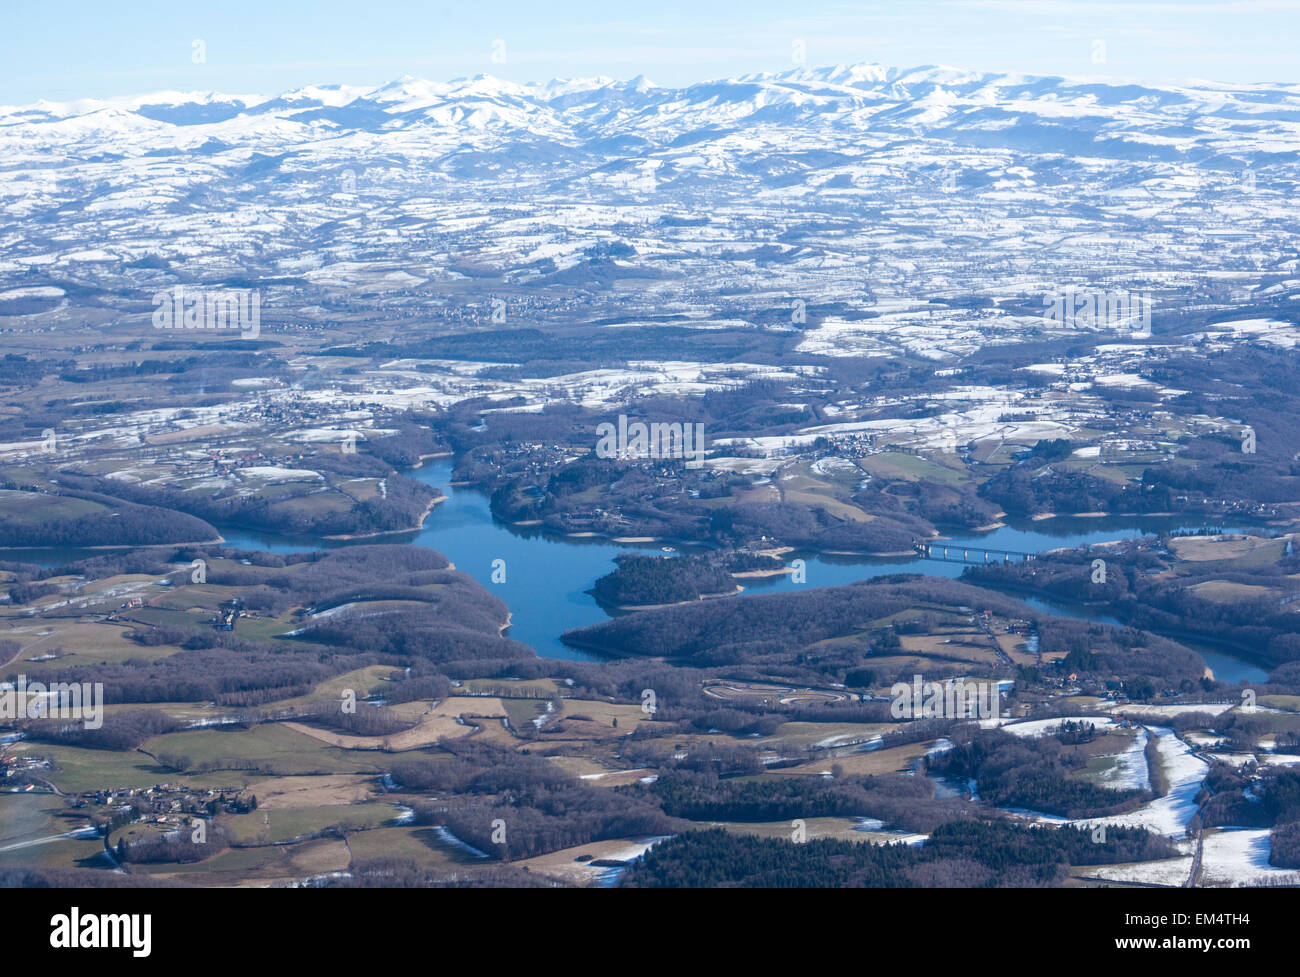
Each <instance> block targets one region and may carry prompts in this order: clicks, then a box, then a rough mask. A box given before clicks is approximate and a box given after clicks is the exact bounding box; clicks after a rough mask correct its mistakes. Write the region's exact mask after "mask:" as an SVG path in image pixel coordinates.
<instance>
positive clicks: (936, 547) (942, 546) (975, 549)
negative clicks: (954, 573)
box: [912, 542, 1037, 566]
mask: <svg viewBox="0 0 1300 977" xmlns="http://www.w3.org/2000/svg"><path fill="white" fill-rule="evenodd" d="M912 548H913V549H914V550H916V554H917V556H919V557H921V558H922V559H924V560H943V561H945V562H947V563H969V564H971V565H972V566H982V565H983V564H985V563H1025V562H1027V561H1029V560H1032V559H1033V558H1034V557H1035V556H1036V555H1037V554H1036V553H1022V552H1020V551H1019V550H999V549H994V548H992V547H988V546H971V545H969V544H965V543H962V544H947V543H929V542H921V543H915V544H914V545H913V546H912Z"/></svg>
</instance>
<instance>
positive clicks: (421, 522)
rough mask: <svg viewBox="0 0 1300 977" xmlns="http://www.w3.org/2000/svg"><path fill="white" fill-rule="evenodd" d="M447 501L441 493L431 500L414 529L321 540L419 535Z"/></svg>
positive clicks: (350, 534) (344, 535)
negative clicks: (401, 534) (434, 512)
mask: <svg viewBox="0 0 1300 977" xmlns="http://www.w3.org/2000/svg"><path fill="white" fill-rule="evenodd" d="M446 501H447V496H445V495H443V494H442V493H441V492H440V493H438V495H437V497H436V498H434V499H433V500H431V501H430V502H429V504H428V505H427V506H425V507H424V511H423V512H422V513H420V520H419V522H417V523H416V524H415V528H414V529H382V530H380V531H379V532H376V533H340V534H338V535H335V536H322V537H321V539H335V540H348V539H374V538H375V537H377V536H395V535H397V534H399V533H418V532H419V531H420V530H422V529H423V528H424V521H425V520H426V519H428V518H429V513H431V512H432V511H433V510H434V509H435V508H436V507H437V506H438V504H439V503H440V502H446Z"/></svg>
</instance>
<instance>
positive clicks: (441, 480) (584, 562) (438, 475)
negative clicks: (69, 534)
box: [0, 458, 1266, 682]
mask: <svg viewBox="0 0 1300 977" xmlns="http://www.w3.org/2000/svg"><path fill="white" fill-rule="evenodd" d="M407 474H409V475H410V477H412V478H415V479H417V480H419V481H421V482H424V483H425V484H427V485H430V486H432V487H434V488H436V489H438V490H439V491H441V492H443V493H444V494H445V495H446V496H447V498H446V500H445V501H443V502H441V503H439V504H438V505H437V506H436V507H435V508H434V510H433V511H432V512H431V513H429V515H428V517H427V518H426V520H425V523H424V528H423V529H422V530H420V531H419V532H411V533H396V534H391V535H387V536H383V537H378V538H376V539H368V540H353V541H346V542H345V541H340V540H327V539H323V538H320V537H310V536H278V535H274V534H267V533H257V532H249V531H247V530H242V529H236V528H233V527H226V526H220V527H218V528H219V529H220V530H221V534H222V536H224V537H225V539H226V541H227V544H228V545H230V546H234V547H240V548H244V549H261V550H269V551H271V552H276V553H292V552H299V551H302V550H310V549H318V548H325V547H335V546H348V545H356V544H358V543H373V542H379V541H383V542H386V543H413V544H415V545H418V546H427V547H429V548H430V549H434V550H437V551H438V552H440V553H442V554H444V555H445V556H446V557H447V558H448V559H449V560H451V561H452V563H453V564H455V566H456V569H458V570H461V571H464V572H465V573H468V574H469V575H470V576H472V577H473V578H474V579H475V580H477V581H478V582H479V583H480V584H482V585H483V586H484V587H485V588H487V589H488V590H490V591H491V592H492V593H494V594H496V595H497V596H498V597H500V598H501V599H502V600H503V601H505V603H506V604H507V606H509V608H510V611H511V624H510V629H509V631H508V632H506V633H507V634H508V635H509V636H510V637H512V638H514V639H516V640H518V641H522V642H524V643H526V644H529V645H531V646H532V647H533V648H535V649H536V650H537V653H538V654H539V655H542V656H543V657H548V658H567V659H572V660H580V661H590V660H595V658H594V656H592V655H590V654H588V653H586V652H582V651H578V650H577V649H574V648H569V647H567V646H566V645H564V644H563V643H561V641H560V635H561V634H562V633H563V632H564V631H566V630H568V629H570V628H576V627H582V626H584V625H587V624H596V623H599V622H601V621H606V620H608V619H609V617H610V613H609V612H607V611H606V610H605V609H604V608H602V607H601V606H600V605H599V604H597V603H596V600H595V598H593V597H592V596H591V595H590V594H589V593H587V591H588V590H589V589H590V588H591V586H592V585H593V584H594V583H595V582H596V580H597V579H598V578H600V577H602V576H604V575H605V574H607V573H609V572H610V571H611V570H612V569H613V568H614V558H615V557H616V556H618V555H619V554H620V553H629V552H644V553H654V554H659V555H662V554H663V552H664V551H663V549H662V547H663V546H664V545H670V546H674V547H677V544H675V543H659V542H656V543H653V544H619V543H611V542H609V541H607V540H601V539H594V538H573V537H569V536H563V535H557V534H554V533H548V532H544V531H542V530H541V529H539V528H536V527H527V526H512V525H509V524H507V523H503V522H501V521H499V520H497V519H496V518H494V517H493V515H492V513H491V511H490V509H489V506H488V498H487V496H486V495H485V494H484V493H483V492H481V491H479V490H477V489H474V488H469V487H463V486H454V485H451V484H450V483H451V475H452V461H451V459H450V458H438V459H433V460H431V461H430V462H429V463H427V464H425V465H424V466H423V467H421V468H419V469H416V470H414V471H412V472H408V473H407ZM1185 525H1186V520H1185V519H1178V518H1169V517H1152V518H1142V517H1136V518H1103V519H1082V518H1062V519H1052V520H1043V521H1041V522H1027V523H1020V524H1013V525H1008V526H1005V527H1002V528H1000V529H996V530H993V531H992V532H989V533H985V534H983V535H979V536H974V535H964V536H952V537H950V538H948V539H947V540H946V542H947V543H948V545H949V546H950V547H961V546H963V545H965V546H969V547H970V548H971V549H976V548H979V547H992V548H996V549H1005V550H1012V551H1017V552H1025V553H1036V552H1040V551H1042V550H1048V549H1056V548H1058V547H1063V546H1081V545H1084V544H1088V543H1101V542H1106V541H1109V540H1116V539H1128V538H1133V537H1139V536H1142V535H1145V534H1147V533H1154V532H1160V531H1164V530H1171V529H1177V528H1182V527H1183V526H1185ZM677 548H678V549H684V548H685V547H677ZM93 552H95V551H87V550H75V549H67V548H60V549H44V550H9V551H7V552H5V553H3V554H2V555H0V557H2V558H3V559H8V560H18V561H24V560H26V561H30V562H36V563H40V564H42V565H45V566H52V565H57V564H58V563H63V562H68V561H70V560H74V559H81V558H84V557H85V556H87V555H91V554H92V553H93ZM785 559H786V562H787V563H788V562H790V561H791V560H794V559H802V560H804V562H805V567H806V579H805V581H804V582H803V583H795V582H794V581H793V580H792V579H791V575H789V574H782V575H780V576H773V577H760V578H747V579H744V580H743V581H741V582H742V583H743V585H744V587H745V592H746V593H750V594H769V593H778V592H781V591H792V590H805V589H807V588H809V587H828V586H834V585H836V584H846V583H853V582H854V581H856V580H863V579H866V578H868V577H877V576H881V575H883V574H889V573H902V572H911V573H927V574H932V575H935V576H944V577H953V578H955V577H958V576H960V575H961V572H962V570H963V565H962V564H960V563H949V562H945V561H942V560H927V559H922V558H920V557H917V556H907V557H894V558H882V557H869V556H836V555H830V554H825V553H808V552H793V553H789V554H787V556H786V557H785ZM497 560H501V561H504V563H503V569H504V576H505V579H504V581H502V582H499V583H497V582H494V581H493V579H492V578H493V566H494V561H497ZM498 566H502V565H501V564H498ZM498 576H500V574H498ZM1030 603H1032V604H1035V605H1036V606H1039V607H1041V608H1042V609H1044V610H1048V611H1050V612H1051V613H1054V614H1061V615H1064V616H1068V617H1083V618H1089V619H1093V620H1104V621H1108V623H1117V622H1114V621H1113V620H1110V619H1108V618H1106V616H1105V614H1104V612H1095V613H1094V612H1093V611H1092V610H1091V609H1075V608H1070V607H1067V606H1064V605H1059V604H1057V603H1056V602H1049V601H1042V600H1037V599H1031V600H1030ZM1197 651H1198V652H1200V653H1201V654H1202V656H1203V657H1204V658H1205V659H1206V662H1207V664H1209V665H1210V667H1211V668H1212V669H1213V670H1214V673H1215V675H1216V676H1217V677H1218V678H1220V679H1223V680H1225V681H1228V682H1238V681H1242V680H1246V681H1263V679H1264V677H1265V675H1266V673H1265V672H1264V671H1263V670H1262V669H1259V668H1257V667H1255V666H1253V665H1250V664H1248V663H1246V662H1244V661H1241V660H1240V659H1237V658H1234V657H1233V656H1231V655H1230V654H1227V653H1225V652H1222V651H1215V650H1213V649H1206V648H1204V647H1197Z"/></svg>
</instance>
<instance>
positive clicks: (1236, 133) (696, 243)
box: [0, 64, 1300, 321]
mask: <svg viewBox="0 0 1300 977" xmlns="http://www.w3.org/2000/svg"><path fill="white" fill-rule="evenodd" d="M1298 183H1300V85H1252V86H1242V85H1218V84H1212V83H1199V84H1196V85H1182V86H1170V87H1152V86H1142V85H1136V84H1124V85H1116V84H1107V83H1104V82H1102V81H1097V80H1088V79H1064V78H1055V77H1031V76H1023V75H1005V74H987V73H977V72H968V71H960V70H956V69H951V68H937V67H924V68H915V69H897V68H886V67H882V66H880V65H873V64H868V65H855V66H841V67H833V68H800V69H797V70H792V71H788V72H784V73H780V74H762V75H754V76H747V77H741V78H735V79H729V80H725V81H715V82H707V83H702V84H698V85H693V86H690V87H687V88H663V87H659V86H656V85H654V84H652V83H651V82H649V81H647V80H646V79H644V78H635V79H632V80H630V81H614V80H611V79H608V78H595V79H585V80H571V81H550V82H546V83H541V84H516V83H513V82H507V81H502V80H499V79H494V78H490V77H477V78H473V79H468V80H458V81H452V82H446V83H440V82H431V81H425V80H420V79H415V78H409V77H407V78H402V79H399V80H397V81H394V82H392V83H390V84H387V85H383V86H381V87H378V88H374V89H365V88H352V87H346V86H330V85H321V86H311V87H307V88H302V89H298V90H295V91H290V92H285V93H282V94H280V95H275V96H247V95H245V96H233V95H221V94H216V93H177V92H165V93H155V94H150V95H142V96H135V97H129V98H112V99H85V100H80V101H75V102H68V103H53V102H38V103H36V104H34V105H29V106H22V107H0V242H2V245H0V314H2V313H4V312H5V311H8V312H10V313H13V312H15V311H17V312H24V313H30V312H33V311H35V312H37V313H57V312H58V311H59V309H61V308H67V307H68V303H69V301H70V298H71V299H76V301H73V302H72V303H71V304H72V306H74V307H77V308H82V309H84V308H92V309H98V310H101V311H100V312H96V313H95V314H94V316H93V318H94V319H95V320H96V321H111V320H113V319H114V318H116V317H120V316H135V315H138V314H139V313H140V309H141V307H140V305H139V302H140V301H141V300H142V297H144V296H147V295H148V294H152V293H153V292H154V291H156V290H157V289H158V288H160V287H166V286H168V285H170V284H174V283H177V282H194V283H207V284H212V283H221V282H232V281H234V282H241V283H246V282H249V281H257V282H264V283H266V287H267V288H268V289H269V290H271V291H272V294H271V295H270V296H269V298H271V299H276V298H278V300H279V304H278V308H279V310H280V313H281V317H282V319H283V320H285V321H288V320H290V319H292V320H295V321H301V320H302V319H304V318H306V319H310V318H311V317H312V316H314V315H318V314H320V310H322V309H324V308H327V307H329V306H330V303H336V304H337V303H341V302H351V303H361V304H363V305H364V304H365V303H366V302H367V299H368V297H375V296H382V298H383V303H382V305H383V309H384V312H383V314H384V315H385V316H390V315H392V314H395V313H394V310H402V311H401V314H403V315H410V314H416V313H419V312H421V311H425V312H429V311H431V310H441V313H440V314H443V315H444V317H447V316H451V317H452V318H455V317H456V316H455V314H453V313H452V312H450V311H448V310H449V309H451V308H452V307H455V308H463V307H464V306H465V305H466V304H469V305H474V306H476V307H477V306H480V305H482V306H483V307H486V306H485V305H484V303H485V302H486V295H487V293H488V292H492V293H494V294H507V293H509V294H513V293H514V291H516V290H520V289H523V290H529V289H536V288H538V287H539V286H553V288H550V289H542V290H541V291H539V292H537V293H536V297H535V298H534V299H533V300H532V302H531V307H532V308H533V310H534V312H535V314H536V315H538V316H541V317H544V316H546V315H560V314H565V315H567V314H570V313H575V314H588V315H591V316H598V315H604V316H609V315H614V314H617V315H627V314H629V313H634V314H636V315H650V314H653V313H656V312H657V313H664V312H671V313H682V312H683V311H686V312H691V311H692V310H693V311H695V312H698V311H699V310H700V309H701V308H705V309H706V310H707V311H711V312H718V311H719V310H721V309H724V308H726V309H730V310H731V312H732V313H735V314H739V315H741V317H742V318H743V317H744V312H743V309H742V310H741V311H740V312H737V311H736V310H737V307H738V305H744V303H737V302H736V301H734V300H728V301H726V302H720V301H717V300H716V296H717V295H721V294H726V295H731V296H735V295H737V294H742V295H747V296H749V297H751V298H752V299H753V300H754V304H758V305H761V304H762V303H763V302H765V301H768V300H769V299H771V300H773V301H782V302H788V300H789V296H807V297H808V298H809V301H814V302H818V303H822V304H835V303H839V304H842V305H844V306H845V307H853V306H855V305H857V304H866V305H871V304H874V303H878V302H881V301H884V300H892V301H894V302H896V303H897V302H901V303H904V304H909V303H917V302H921V303H924V302H927V301H932V300H933V299H935V298H936V297H944V296H950V295H952V294H956V293H961V294H971V293H982V294H992V295H993V296H995V297H999V296H1005V295H1008V294H1020V295H1032V294H1034V293H1035V292H1036V291H1037V292H1042V291H1044V290H1050V289H1059V288H1061V287H1064V286H1065V285H1067V284H1076V283H1077V284H1088V283H1093V284H1108V285H1113V284H1115V283H1121V284H1123V285H1124V286H1126V287H1128V288H1156V289H1161V290H1173V291H1176V292H1178V293H1180V294H1182V295H1183V297H1184V300H1186V301H1213V300H1216V297H1218V296H1219V293H1220V291H1222V290H1223V289H1237V290H1240V291H1243V292H1245V293H1248V294H1250V295H1251V296H1253V297H1255V298H1258V297H1259V295H1260V294H1263V293H1266V292H1267V291H1268V290H1269V289H1273V290H1274V291H1280V292H1281V293H1286V294H1291V293H1293V292H1294V288H1293V287H1292V285H1290V284H1288V283H1289V282H1291V281H1293V279H1294V278H1295V275H1296V241H1295V229H1296V227H1297V225H1298V223H1300V222H1298V220H1297V218H1300V213H1297V210H1298V207H1300V205H1298V204H1297V194H1296V188H1297V184H1298ZM471 284H474V285H476V288H471V287H470V285H471ZM275 289H280V290H281V291H280V292H279V293H275V292H274V290H275ZM16 290H22V291H16ZM476 291H477V292H481V293H483V294H481V295H479V294H476ZM561 293H563V297H559V296H560V294H561ZM708 296H714V298H708ZM521 301H522V300H521ZM6 303H8V305H6ZM14 303H17V304H16V305H15V304H14ZM629 303H630V305H629ZM269 304H270V305H271V306H272V307H273V308H274V307H275V306H276V302H275V301H271V302H270V303H269ZM524 304H525V305H527V304H528V303H524Z"/></svg>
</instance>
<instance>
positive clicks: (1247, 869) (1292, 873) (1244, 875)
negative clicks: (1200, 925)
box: [1197, 828, 1300, 886]
mask: <svg viewBox="0 0 1300 977" xmlns="http://www.w3.org/2000/svg"><path fill="white" fill-rule="evenodd" d="M1204 842H1205V848H1204V854H1203V855H1202V856H1201V875H1200V878H1199V879H1198V880H1197V882H1198V884H1200V885H1205V886H1243V885H1269V884H1273V885H1279V884H1284V885H1300V871H1296V870H1294V869H1284V868H1276V867H1274V866H1272V865H1270V864H1268V856H1269V843H1268V829H1267V828H1220V829H1216V830H1208V831H1206V832H1205V837H1204Z"/></svg>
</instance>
